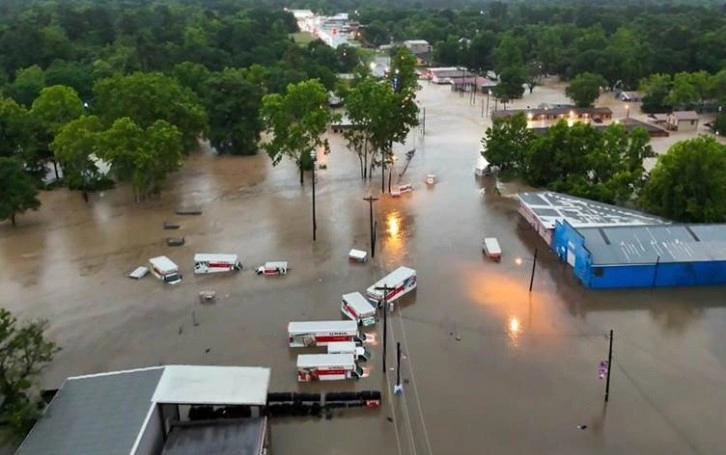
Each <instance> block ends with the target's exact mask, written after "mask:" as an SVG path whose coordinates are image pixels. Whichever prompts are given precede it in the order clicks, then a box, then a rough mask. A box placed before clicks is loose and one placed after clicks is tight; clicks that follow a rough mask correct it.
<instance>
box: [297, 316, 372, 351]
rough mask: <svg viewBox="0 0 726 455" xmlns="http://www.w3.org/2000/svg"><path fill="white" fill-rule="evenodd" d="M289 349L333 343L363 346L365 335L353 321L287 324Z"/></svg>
mask: <svg viewBox="0 0 726 455" xmlns="http://www.w3.org/2000/svg"><path fill="white" fill-rule="evenodd" d="M287 336H288V340H289V343H290V347H291V348H308V347H313V346H327V345H328V343H332V342H335V341H354V342H355V343H357V344H363V342H364V341H365V340H366V335H365V334H364V333H363V332H361V331H360V329H359V328H358V323H357V322H355V321H304V322H290V323H288V324H287Z"/></svg>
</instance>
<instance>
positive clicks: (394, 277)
mask: <svg viewBox="0 0 726 455" xmlns="http://www.w3.org/2000/svg"><path fill="white" fill-rule="evenodd" d="M413 275H416V271H415V270H414V269H410V268H408V267H399V268H397V269H396V270H394V271H393V272H391V273H389V274H388V275H386V276H385V277H383V278H381V279H380V280H378V281H377V282H376V284H374V285H373V286H371V287H369V288H368V289H369V290H371V291H374V290H375V288H377V287H383V286H384V285H388V286H396V285H397V284H399V283H400V282H402V281H403V280H405V279H406V278H409V277H411V276H413Z"/></svg>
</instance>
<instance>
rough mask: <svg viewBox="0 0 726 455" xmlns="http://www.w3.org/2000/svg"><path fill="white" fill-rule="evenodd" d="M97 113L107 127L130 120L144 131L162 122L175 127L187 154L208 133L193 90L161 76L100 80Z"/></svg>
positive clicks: (139, 75)
mask: <svg viewBox="0 0 726 455" xmlns="http://www.w3.org/2000/svg"><path fill="white" fill-rule="evenodd" d="M93 91H94V93H95V101H94V104H95V107H96V112H98V113H99V116H100V118H101V119H102V120H104V121H105V123H106V124H107V125H110V124H112V123H113V122H114V121H115V120H117V119H120V118H123V117H128V118H130V119H131V120H133V122H134V123H135V124H136V125H138V127H140V128H148V127H150V126H151V125H153V124H154V123H155V122H156V121H158V120H164V121H166V122H168V123H170V124H172V125H174V126H175V127H176V128H177V129H178V131H180V132H181V134H182V145H183V148H184V151H185V152H190V151H192V150H195V149H196V148H197V147H198V146H199V142H198V138H199V136H200V135H201V134H205V133H206V131H207V128H208V127H207V115H206V112H205V111H204V108H203V107H202V106H201V104H200V103H199V100H198V97H197V96H196V95H195V94H194V92H192V90H191V89H188V88H185V87H182V86H181V85H180V84H179V82H177V81H176V80H175V79H174V78H172V77H169V76H165V75H163V74H160V73H134V74H130V75H128V76H120V75H117V76H113V77H111V78H108V79H103V80H100V81H98V82H97V83H96V85H95V86H94V89H93Z"/></svg>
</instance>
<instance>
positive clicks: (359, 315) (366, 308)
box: [340, 292, 376, 327]
mask: <svg viewBox="0 0 726 455" xmlns="http://www.w3.org/2000/svg"><path fill="white" fill-rule="evenodd" d="M341 300H342V302H341V304H340V311H342V312H343V314H344V315H346V316H348V317H349V318H351V319H352V320H354V321H355V322H357V323H358V324H359V325H362V326H363V327H368V326H371V325H373V324H375V323H376V307H374V306H373V305H371V304H370V302H368V300H367V299H366V298H365V297H363V295H362V294H361V293H360V292H351V293H348V294H344V295H343V297H342V299H341Z"/></svg>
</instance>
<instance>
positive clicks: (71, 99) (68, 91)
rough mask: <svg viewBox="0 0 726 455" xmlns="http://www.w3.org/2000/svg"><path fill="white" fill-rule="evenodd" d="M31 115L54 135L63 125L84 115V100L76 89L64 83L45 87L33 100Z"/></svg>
mask: <svg viewBox="0 0 726 455" xmlns="http://www.w3.org/2000/svg"><path fill="white" fill-rule="evenodd" d="M30 115H32V116H33V117H35V118H36V119H37V120H39V121H40V123H41V125H42V126H43V127H44V128H45V129H46V130H47V131H48V133H49V134H50V135H51V136H53V135H55V134H56V133H57V132H58V130H60V129H61V128H62V127H63V125H65V124H66V123H68V122H70V121H71V120H75V119H77V118H78V117H80V116H81V115H83V101H81V99H80V98H79V97H78V94H77V93H76V91H75V90H73V89H72V88H70V87H66V86H63V85H54V86H52V87H45V88H44V89H42V90H41V91H40V95H38V97H37V98H36V99H35V101H33V105H32V107H31V109H30Z"/></svg>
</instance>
